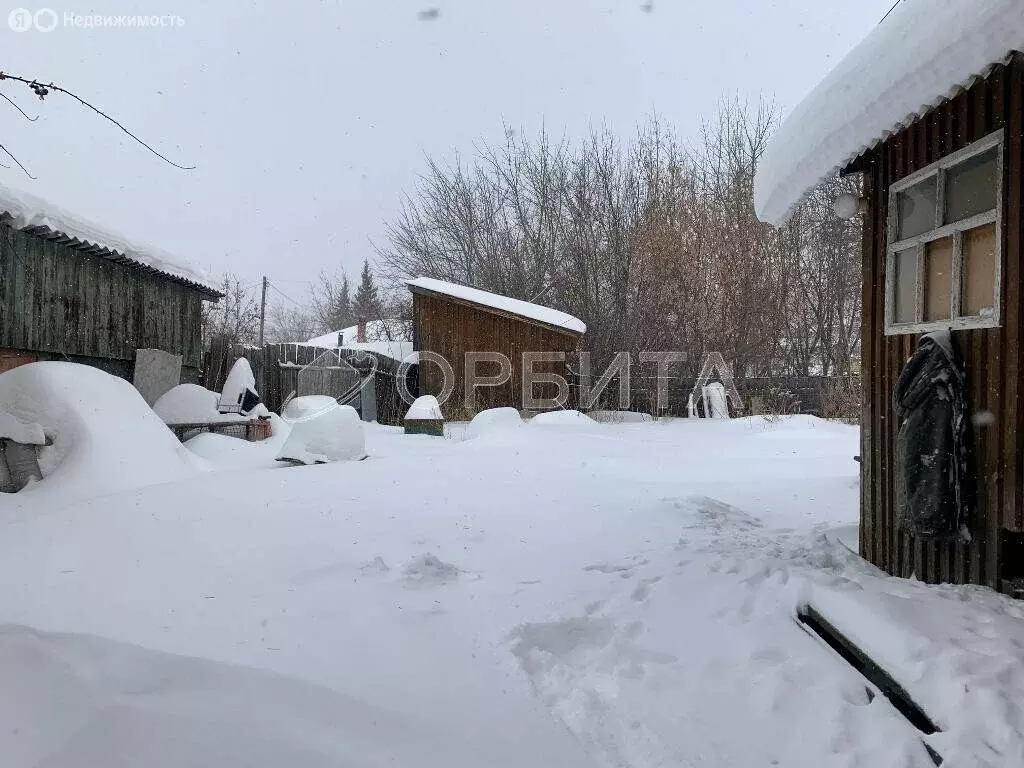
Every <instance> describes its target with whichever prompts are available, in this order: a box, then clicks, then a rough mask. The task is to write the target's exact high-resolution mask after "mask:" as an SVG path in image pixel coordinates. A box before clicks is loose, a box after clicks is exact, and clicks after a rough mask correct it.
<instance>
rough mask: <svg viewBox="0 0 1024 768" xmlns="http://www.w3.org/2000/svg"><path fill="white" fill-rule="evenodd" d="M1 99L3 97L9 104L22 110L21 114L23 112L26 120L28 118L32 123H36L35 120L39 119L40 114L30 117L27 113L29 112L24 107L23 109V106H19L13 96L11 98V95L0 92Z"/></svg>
mask: <svg viewBox="0 0 1024 768" xmlns="http://www.w3.org/2000/svg"><path fill="white" fill-rule="evenodd" d="M0 99H3V100H4V101H6V102H7V103H8V104H10V105H11V106H12V107H14V108H15V109H16V110H18V111H19V112H21V114H22V117H24V118H25V119H26V120H28V121H29V122H30V123H34V122H35V121H36V120H38V119H39V116H38V115H36V116H35V117H29V116H28V113H27V112H26V111H25V110H24V109H22V108H21V107H19V106H18V105H17V103H15V101H14V99H12V98H11V97H10V96H8V95H7V94H6V93H3V92H0Z"/></svg>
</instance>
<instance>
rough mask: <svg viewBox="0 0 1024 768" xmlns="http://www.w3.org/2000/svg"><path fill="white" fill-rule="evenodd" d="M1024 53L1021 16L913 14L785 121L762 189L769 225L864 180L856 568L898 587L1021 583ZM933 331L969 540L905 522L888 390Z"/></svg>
mask: <svg viewBox="0 0 1024 768" xmlns="http://www.w3.org/2000/svg"><path fill="white" fill-rule="evenodd" d="M965 10H969V11H970V12H969V13H963V11H965ZM936 16H939V17H940V18H936ZM947 17H948V18H947ZM1020 49H1024V14H1022V13H1021V9H1020V4H1019V3H1018V2H1012V1H1011V0H995V2H991V3H987V4H978V5H977V6H976V5H975V4H956V3H941V4H933V3H931V2H930V0H905V2H904V3H902V5H900V6H898V7H897V8H896V9H895V10H894V11H893V13H892V14H891V16H890V17H889V18H887V19H886V20H885V21H884V22H883V23H882V24H880V25H879V27H878V28H877V29H876V30H875V31H874V32H872V34H871V35H870V36H869V37H868V38H867V39H866V40H865V41H864V42H862V43H861V44H860V46H859V47H858V48H856V49H855V50H854V51H853V52H852V53H851V54H850V55H849V56H848V57H847V58H846V59H845V60H844V61H843V62H841V63H840V65H839V66H838V67H837V69H836V70H835V71H834V72H832V73H831V74H830V75H829V76H828V78H827V79H826V80H825V81H824V82H823V83H822V84H821V85H820V86H818V88H817V89H816V90H815V91H814V92H812V94H811V95H810V96H809V97H808V98H807V99H806V100H805V101H804V102H803V103H802V104H801V105H800V106H799V107H798V108H797V109H796V110H795V111H794V113H793V114H792V115H791V116H790V117H789V118H788V119H787V120H786V122H785V123H784V125H783V127H782V128H781V129H780V131H779V133H778V134H777V136H776V138H775V139H774V141H773V144H772V146H771V147H770V148H769V150H768V152H767V153H766V155H765V158H764V162H763V163H762V166H761V169H760V170H759V173H758V180H757V184H756V186H757V192H756V196H757V205H758V213H759V215H760V216H761V217H762V218H763V219H765V220H769V221H772V222H773V223H776V224H780V225H781V224H784V222H785V219H786V217H787V215H788V213H787V212H788V210H791V208H792V206H794V205H795V204H797V203H798V202H799V198H800V197H801V196H802V195H803V193H804V192H805V191H806V189H808V188H809V187H810V186H813V185H814V184H815V183H816V182H817V180H820V179H821V178H823V177H824V176H826V175H827V174H829V173H831V172H834V171H835V170H840V171H841V172H842V173H844V174H853V173H859V174H862V177H863V197H862V198H861V200H860V201H859V203H858V205H856V206H854V205H853V204H852V202H853V201H848V202H846V204H845V205H837V212H842V211H841V209H842V208H846V209H847V211H846V213H847V215H853V214H854V213H855V212H857V211H858V210H859V214H860V215H862V216H863V226H864V240H863V265H862V266H863V318H862V350H861V355H862V380H863V385H864V386H863V389H864V398H863V412H862V418H861V455H862V463H861V517H860V520H861V523H860V550H861V554H862V555H863V556H864V557H865V558H866V559H867V560H869V561H871V562H872V563H874V564H875V565H877V566H879V567H881V568H883V569H885V570H886V571H888V572H889V573H891V574H894V575H897V576H903V577H910V576H915V577H917V578H919V579H922V580H926V581H929V582H953V583H976V584H986V585H989V586H991V587H993V588H996V589H1001V590H1003V591H1006V592H1010V593H1015V594H1021V587H1022V585H1024V581H1022V579H1024V498H1022V492H1024V407H1022V406H1024V401H1022V395H1024V391H1022V385H1024V381H1022V375H1021V374H1022V371H1021V357H1020V349H1021V348H1020V342H1021V335H1022V332H1024V313H1022V311H1021V303H1022V298H1024V297H1022V295H1021V294H1022V289H1024V274H1022V271H1021V267H1022V261H1021V257H1022V232H1021V227H1022V223H1024V176H1022V171H1021V164H1022V155H1024V56H1022V55H1021V54H1020V53H1018V52H1017V51H1018V50H1020ZM894 50H895V51H904V52H905V51H908V50H912V51H917V52H918V54H919V56H917V57H915V58H913V60H912V59H911V57H907V56H902V57H900V56H898V55H893V51H894ZM851 99H852V101H851ZM922 104H924V105H926V106H924V107H922V106H921V105H922ZM936 330H948V331H950V335H951V338H952V342H953V346H954V348H955V350H956V353H957V355H958V356H959V358H960V359H961V361H962V365H963V368H964V373H965V376H966V387H965V390H966V391H965V401H966V402H965V405H966V413H967V415H968V417H969V421H970V422H971V424H970V426H969V437H968V468H969V475H971V477H970V478H969V480H970V481H971V485H973V487H974V488H975V489H976V491H975V494H974V495H975V498H974V501H973V502H972V504H971V514H970V516H969V525H968V528H969V537H970V540H969V541H959V542H958V541H942V540H924V541H922V540H919V539H917V538H915V537H914V536H912V535H910V534H908V533H907V532H906V531H905V530H903V529H902V528H901V526H900V525H898V522H897V518H896V504H895V498H896V476H895V465H894V453H895V448H896V435H897V431H898V429H899V426H900V425H899V423H898V418H897V416H896V415H895V413H894V407H893V389H894V385H895V383H896V380H897V378H898V377H899V375H900V372H901V371H902V369H903V367H904V365H905V364H906V362H907V360H908V358H909V357H910V356H911V354H912V353H913V351H914V349H915V347H916V345H917V342H918V340H919V338H920V337H921V335H922V334H923V333H927V332H931V331H936Z"/></svg>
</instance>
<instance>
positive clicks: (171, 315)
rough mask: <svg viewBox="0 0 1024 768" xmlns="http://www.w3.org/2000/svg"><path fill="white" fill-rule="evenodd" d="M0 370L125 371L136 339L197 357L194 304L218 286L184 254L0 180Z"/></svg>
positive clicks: (198, 361) (186, 369)
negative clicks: (148, 244)
mask: <svg viewBox="0 0 1024 768" xmlns="http://www.w3.org/2000/svg"><path fill="white" fill-rule="evenodd" d="M0 192H2V194H0V372H2V371H4V370H7V369H8V368H12V367H14V366H17V365H23V364H25V363H30V362H35V361H42V360H65V361H70V362H75V363H83V364H86V365H91V366H94V367H97V368H101V369H103V370H105V371H107V372H108V373H112V374H114V375H117V376H120V377H122V378H125V379H129V380H131V379H132V377H133V372H134V366H135V352H136V350H137V349H159V350H163V351H165V352H169V353H172V354H175V355H180V356H181V357H182V374H181V378H182V381H186V382H195V381H198V379H199V373H200V369H201V367H202V360H203V350H202V340H201V308H202V302H203V301H216V300H217V299H218V298H220V296H221V294H220V293H219V292H218V291H217V290H216V289H215V288H214V287H213V286H211V285H210V284H208V282H207V281H206V280H205V278H204V277H203V276H202V275H201V274H199V273H198V272H196V271H194V270H193V269H192V268H190V267H189V266H188V265H187V264H185V263H184V262H181V261H179V260H176V259H173V258H171V257H169V256H168V255H167V254H164V253H159V252H153V251H150V250H143V249H138V248H136V247H134V246H132V245H130V244H128V243H127V242H125V241H124V239H123V238H121V237H120V236H118V235H116V234H113V233H109V232H106V231H104V230H102V229H100V228H99V227H96V226H94V225H92V224H90V223H88V222H83V221H81V220H79V219H77V218H75V217H72V216H70V215H69V214H65V213H63V212H59V211H55V210H54V209H53V208H52V207H50V206H48V205H47V204H46V203H45V202H43V201H40V200H37V199H35V198H32V197H30V196H28V195H23V194H20V193H19V194H17V195H14V194H11V193H8V192H7V191H6V190H0Z"/></svg>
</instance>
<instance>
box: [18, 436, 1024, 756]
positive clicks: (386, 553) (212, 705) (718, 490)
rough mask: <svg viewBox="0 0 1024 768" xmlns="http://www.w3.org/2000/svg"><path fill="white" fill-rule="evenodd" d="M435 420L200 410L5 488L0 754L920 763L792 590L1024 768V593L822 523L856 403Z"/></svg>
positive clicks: (923, 699) (839, 503) (906, 736)
mask: <svg viewBox="0 0 1024 768" xmlns="http://www.w3.org/2000/svg"><path fill="white" fill-rule="evenodd" d="M485 421H486V420H485ZM280 426H281V423H280V422H279V421H276V420H275V427H280ZM451 433H452V434H451V436H450V437H449V438H448V439H440V438H430V437H425V436H406V435H404V434H402V431H401V430H400V429H391V428H384V427H376V426H372V427H369V428H368V429H367V434H366V448H367V452H368V453H369V458H368V459H366V460H365V461H361V462H344V463H338V464H329V465H322V466H311V467H285V466H283V465H281V464H279V463H276V462H274V461H273V456H274V455H275V451H276V450H277V449H278V448H279V447H280V440H281V436H280V435H277V436H275V438H274V440H273V441H272V443H271V444H270V445H267V446H260V445H252V444H242V443H240V441H234V442H230V440H231V439H230V438H219V439H210V438H218V437H219V436H202V437H203V438H204V439H202V440H199V442H197V443H196V444H195V445H193V446H190V447H192V448H198V449H200V450H199V452H200V453H201V454H202V456H203V459H202V461H203V463H204V466H207V467H208V471H205V472H202V473H197V474H195V475H193V476H190V477H187V478H184V479H176V480H174V481H173V482H167V483H163V484H160V485H151V486H148V487H143V488H136V489H132V490H127V491H123V492H120V493H116V494H113V495H105V496H103V497H100V498H93V499H88V500H80V501H76V502H74V503H71V504H69V505H66V506H54V505H53V504H52V503H48V498H50V497H48V496H46V495H44V494H29V495H25V496H24V497H21V496H16V497H8V498H2V499H0V524H2V531H3V533H2V535H0V623H2V624H3V626H2V627H0V679H2V680H3V681H4V684H3V685H0V721H2V722H3V723H4V724H5V725H6V726H8V727H6V728H3V729H0V754H2V755H3V756H4V758H3V761H2V762H3V764H4V765H5V766H12V767H14V768H20V767H21V766H44V765H45V766H47V768H72V766H74V767H75V768H78V767H79V766H95V765H103V766H139V765H146V766H148V767H150V768H171V767H172V766H174V767H175V768H177V766H183V765H190V766H191V765H224V766H227V765H237V766H242V765H244V766H257V767H258V768H270V766H275V767H276V766H280V765H286V764H291V765H296V766H299V765H302V766H360V767H362V766H383V765H396V766H406V765H407V766H413V765H415V766H418V767H428V768H429V767H431V766H437V767H438V768H440V767H441V766H444V767H445V768H453V767H454V768H481V767H483V766H487V767H488V768H490V767H491V766H510V767H511V766H517V767H521V766H558V767H559V768H562V767H563V766H565V767H572V766H607V767H609V768H611V767H615V768H620V767H629V768H649V767H653V766H714V767H715V768H718V767H721V768H732V767H733V766H744V767H745V766H797V767H800V768H803V767H807V768H820V767H823V766H871V767H872V768H885V767H887V766H893V767H894V768H895V767H897V766H898V767H899V768H907V767H911V768H912V767H914V766H922V767H923V766H931V765H932V763H931V760H930V759H929V757H928V755H927V753H926V752H925V750H924V748H923V747H922V745H921V740H920V735H919V734H918V733H917V732H916V731H915V730H914V729H913V728H912V727H911V726H909V725H908V724H907V723H906V721H904V720H903V719H902V718H901V717H900V716H899V715H897V714H896V713H895V711H894V710H893V709H892V708H891V707H890V706H889V704H888V703H887V702H886V701H885V700H884V699H883V698H882V697H880V696H876V697H874V699H873V700H869V696H868V695H867V693H866V690H865V686H864V684H863V682H862V680H861V679H860V678H859V677H858V675H857V674H856V673H855V672H853V670H852V669H850V668H849V667H847V666H845V665H844V663H843V662H842V661H840V660H839V659H838V658H837V657H836V656H835V654H834V653H833V652H832V651H830V650H829V649H827V648H826V647H824V646H823V645H822V644H820V643H819V642H818V641H816V640H815V639H814V638H812V637H810V636H809V635H808V634H807V633H805V632H804V631H803V630H802V629H801V628H800V626H799V625H798V623H797V622H796V621H795V619H794V613H795V609H796V608H797V606H798V605H800V604H801V603H804V602H808V601H810V602H812V603H813V604H814V605H815V606H817V607H818V608H819V609H820V610H821V611H822V612H823V613H825V614H826V615H828V616H829V617H831V618H834V619H835V620H836V621H837V622H844V621H845V622H853V625H854V626H856V627H857V628H858V638H857V639H858V641H859V642H861V643H862V644H864V645H865V646H870V648H871V650H872V652H873V653H874V654H876V656H877V657H878V659H879V660H880V663H882V664H883V665H884V666H886V667H887V668H889V669H890V670H891V671H892V672H894V673H895V674H898V675H899V676H900V679H901V682H902V683H903V684H904V686H905V687H907V688H908V690H910V692H911V694H912V695H914V696H915V697H917V698H918V703H919V704H921V705H922V706H923V707H924V708H925V709H926V711H927V712H928V713H929V715H930V716H931V717H932V719H933V720H935V721H936V722H937V723H938V724H939V725H940V727H941V728H942V729H943V731H944V732H943V733H940V734H937V735H935V736H933V737H929V743H930V744H931V745H932V746H933V747H934V748H935V749H936V750H937V751H939V752H940V753H942V755H943V756H944V757H945V758H946V761H947V763H946V764H947V765H959V766H1002V765H1006V766H1010V765H1015V766H1019V765H1021V764H1024V748H1022V743H1024V741H1022V738H1021V734H1022V733H1024V719H1022V718H1024V715H1022V709H1021V706H1020V704H1019V692H1020V690H1021V689H1022V685H1024V662H1022V660H1021V656H1022V650H1024V618H1022V616H1024V612H1022V611H1021V609H1020V608H1019V607H1018V605H1017V604H1016V603H1014V602H1012V601H1010V600H1008V599H1004V598H1002V597H999V596H996V595H994V594H993V593H990V592H988V591H986V590H981V589H977V588H952V587H945V588H930V587H925V586H922V585H919V584H915V583H912V582H906V581H900V580H895V579H890V578H887V577H885V576H883V575H882V574H880V573H879V572H877V571H875V570H874V569H872V568H871V567H869V566H867V565H866V564H864V563H863V562H862V561H860V560H859V559H858V558H856V556H854V555H853V554H852V553H851V552H850V551H849V550H848V549H847V548H846V547H845V546H844V545H843V543H842V540H843V539H844V536H848V532H849V529H848V526H850V525H851V524H855V523H856V517H857V496H858V488H857V469H858V465H857V464H856V462H855V461H854V460H853V457H854V455H855V454H856V453H857V452H858V434H857V430H856V429H855V428H851V427H847V426H843V425H837V424H832V423H828V422H824V421H821V420H817V419H813V418H809V417H793V418H789V419H785V420H782V421H779V422H776V423H769V422H766V421H764V420H762V419H741V420H735V421H698V420H678V421H668V422H654V423H650V422H648V423H610V424H598V423H596V422H593V421H590V422H587V421H586V420H582V419H577V420H575V421H570V420H563V421H562V423H552V424H543V423H536V424H533V423H529V424H519V423H514V420H509V419H505V418H500V419H499V418H495V419H492V420H490V422H489V423H481V424H480V425H477V426H476V427H475V428H474V429H470V430H467V429H466V428H465V427H464V426H461V425H459V426H455V427H453V428H452V429H451ZM197 440H198V439H197ZM241 445H244V446H245V449H244V450H238V449H239V447H240V446H241ZM836 529H841V530H843V531H844V534H843V535H842V536H833V535H829V534H830V533H831V532H833V531H835V530H836Z"/></svg>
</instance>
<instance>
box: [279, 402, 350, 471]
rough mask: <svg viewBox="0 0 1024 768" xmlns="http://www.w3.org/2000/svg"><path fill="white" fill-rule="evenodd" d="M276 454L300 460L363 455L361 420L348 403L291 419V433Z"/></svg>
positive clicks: (308, 461) (312, 461) (309, 461)
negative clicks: (301, 417) (299, 418)
mask: <svg viewBox="0 0 1024 768" xmlns="http://www.w3.org/2000/svg"><path fill="white" fill-rule="evenodd" d="M277 458H278V460H280V461H294V462H298V463H300V464H328V463H330V462H334V461H359V460H361V459H365V458H366V439H365V437H364V435H363V422H362V421H360V419H359V414H358V413H357V412H356V409H355V408H353V407H352V406H350V405H336V406H335V407H333V408H330V409H328V410H326V411H323V412H321V413H319V414H317V415H315V416H312V417H311V418H305V419H303V420H301V421H296V422H293V423H292V430H291V434H289V435H288V439H287V440H286V441H285V443H284V446H283V447H282V448H281V452H280V453H279V454H278V455H277Z"/></svg>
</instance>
